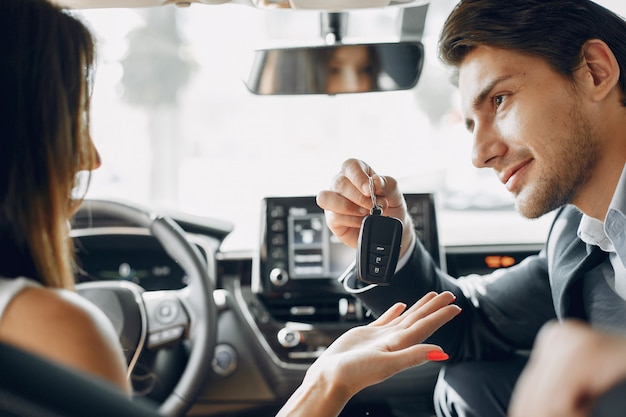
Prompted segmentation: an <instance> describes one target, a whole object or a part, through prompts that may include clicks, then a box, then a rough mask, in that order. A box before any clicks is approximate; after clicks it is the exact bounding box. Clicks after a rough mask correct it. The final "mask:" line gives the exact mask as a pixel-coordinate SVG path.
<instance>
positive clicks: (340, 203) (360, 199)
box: [317, 159, 413, 256]
mask: <svg viewBox="0 0 626 417" xmlns="http://www.w3.org/2000/svg"><path fill="white" fill-rule="evenodd" d="M369 177H373V179H374V191H375V193H376V202H377V204H378V205H380V206H381V208H382V210H383V215H385V216H390V217H395V218H397V219H399V220H400V221H402V225H403V228H404V230H403V233H402V252H401V253H400V256H402V255H404V253H405V252H406V250H407V248H408V247H409V246H410V243H411V241H412V239H413V222H412V221H411V217H410V216H409V215H408V212H407V208H406V201H405V200H404V196H403V195H402V192H401V191H400V189H399V188H398V183H397V181H396V180H395V179H394V178H392V177H383V176H381V175H378V174H376V173H375V172H374V170H373V169H372V168H371V167H370V166H369V165H367V164H366V163H365V162H363V161H360V160H358V159H348V160H347V161H345V162H344V163H343V165H342V166H341V172H339V174H337V175H336V176H335V178H334V181H333V184H332V185H331V188H330V190H324V191H321V192H320V193H319V194H318V195H317V204H318V205H319V206H320V207H321V208H323V209H324V214H325V216H326V223H327V224H328V227H329V228H330V230H331V231H332V232H333V234H334V235H335V236H337V238H338V239H339V240H341V241H342V242H343V243H344V244H346V245H348V246H350V247H353V248H356V247H357V241H358V238H359V232H360V230H361V222H362V221H363V217H365V216H366V215H368V214H369V213H370V209H371V208H372V198H371V195H370V187H369Z"/></svg>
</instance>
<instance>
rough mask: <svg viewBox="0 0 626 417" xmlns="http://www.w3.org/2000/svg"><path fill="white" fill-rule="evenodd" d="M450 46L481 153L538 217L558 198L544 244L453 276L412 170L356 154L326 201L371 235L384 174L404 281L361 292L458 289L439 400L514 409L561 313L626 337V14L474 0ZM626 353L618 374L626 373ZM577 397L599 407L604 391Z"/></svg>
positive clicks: (385, 300)
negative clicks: (499, 265)
mask: <svg viewBox="0 0 626 417" xmlns="http://www.w3.org/2000/svg"><path fill="white" fill-rule="evenodd" d="M439 53H440V57H441V58H442V60H443V62H444V63H446V64H448V65H451V66H452V67H453V68H454V69H455V72H456V75H457V76H458V77H457V79H458V87H459V91H460V93H461V102H462V112H463V114H464V117H465V121H466V122H465V123H466V126H467V129H468V130H469V132H470V133H471V135H472V138H473V143H474V146H473V153H472V162H473V164H474V165H475V166H477V167H481V168H491V169H493V170H494V172H495V173H496V175H498V177H499V179H500V180H501V181H502V183H503V184H504V185H505V186H506V188H507V190H508V191H509V192H511V193H512V194H513V195H514V197H515V201H516V206H517V209H518V210H519V212H520V213H521V214H522V215H523V216H525V217H528V218H537V217H540V216H542V215H544V214H546V213H548V212H551V211H553V210H558V212H557V215H556V217H555V221H554V224H553V226H552V228H551V232H550V236H549V237H548V240H547V242H546V245H545V247H544V249H543V250H542V251H541V253H540V254H538V255H537V256H532V257H530V258H528V259H526V260H525V261H524V262H522V263H521V264H519V265H517V266H515V267H512V268H509V269H506V270H499V271H496V272H494V273H493V274H491V275H489V276H484V277H475V276H473V277H464V278H461V279H458V280H455V279H452V278H451V277H449V276H446V275H445V274H443V273H442V272H441V271H440V270H438V269H437V268H436V267H435V266H434V263H433V262H432V260H431V258H430V257H429V255H428V254H427V253H426V251H425V250H424V248H423V247H422V245H421V244H420V242H418V241H417V240H416V238H415V235H414V233H413V227H412V224H411V220H410V218H409V216H408V214H407V210H406V204H405V202H404V200H403V198H402V193H401V191H400V190H399V188H398V186H397V182H396V181H395V180H394V179H393V178H391V177H383V176H379V175H377V174H375V172H374V170H373V169H372V168H371V167H370V166H368V165H367V164H366V163H364V162H362V161H357V160H348V161H346V162H345V163H344V164H343V166H342V171H341V173H340V174H339V175H338V176H337V177H336V178H335V181H334V183H333V185H332V187H331V189H330V190H327V191H322V192H320V194H319V195H318V204H319V205H320V206H321V207H322V208H324V209H325V213H326V218H327V222H328V225H329V227H330V228H331V230H332V231H333V233H334V234H335V235H336V236H337V237H338V238H339V239H341V240H342V241H343V242H344V243H346V244H348V245H350V246H352V247H356V243H357V237H358V233H359V228H360V225H361V219H362V217H363V216H364V215H365V214H367V213H368V209H369V207H370V206H371V200H370V196H369V187H368V178H369V177H370V176H373V178H374V181H375V192H376V194H377V202H379V204H381V205H382V206H383V211H384V213H385V214H386V215H388V216H393V217H397V218H399V219H401V220H402V221H403V223H404V234H403V238H402V253H401V259H400V262H399V266H398V270H397V272H396V275H395V276H394V278H393V280H392V285H391V286H389V287H374V288H371V289H369V290H363V289H361V290H359V291H358V293H359V294H358V296H359V297H360V298H361V299H363V301H364V302H365V303H366V304H367V305H368V306H369V307H370V308H371V309H372V310H373V311H374V312H376V313H378V312H380V311H383V309H384V308H385V307H387V306H388V305H389V304H390V303H391V302H393V301H397V300H402V301H404V302H409V303H410V302H411V301H413V300H415V299H416V298H417V297H419V296H420V295H422V294H424V293H425V292H426V291H429V290H433V289H434V290H438V291H442V290H449V291H452V292H454V293H455V294H456V296H457V304H458V305H459V306H460V307H462V309H463V313H462V314H461V315H459V316H458V317H457V318H455V319H454V320H453V321H451V322H450V323H449V324H448V325H446V326H444V327H443V328H442V329H441V330H440V331H438V332H437V333H436V334H435V335H434V336H433V337H432V338H431V339H430V341H431V342H434V343H438V344H440V345H441V346H442V347H443V348H444V349H445V350H446V352H447V353H449V354H450V356H451V359H452V360H453V361H455V362H457V363H456V364H453V365H450V366H448V367H446V368H445V369H444V370H443V371H442V373H441V375H440V377H439V381H438V385H437V388H436V392H435V397H436V398H435V402H436V408H437V412H438V414H439V415H459V416H473V415H476V416H482V417H487V416H497V415H505V414H506V413H507V410H508V404H509V401H510V395H511V392H512V390H513V387H514V385H515V383H516V380H517V378H518V376H519V374H520V372H521V371H522V369H523V368H524V366H525V364H526V361H527V354H528V351H529V350H530V349H531V348H532V346H533V343H534V341H535V338H536V336H537V333H538V332H539V330H540V329H541V328H542V326H544V324H545V323H547V322H548V321H551V320H553V319H558V320H561V321H569V320H572V319H580V320H584V321H585V322H587V323H588V324H587V325H586V326H589V325H590V326H591V327H592V328H594V329H598V330H596V331H603V332H611V333H619V334H621V335H622V336H620V337H623V336H625V335H626V302H625V300H626V233H625V232H624V231H625V229H626V169H625V164H626V133H625V131H626V23H625V22H624V20H623V19H621V18H620V17H618V16H616V15H615V14H613V13H611V12H610V11H608V10H606V9H604V8H602V7H600V6H598V5H597V4H595V3H593V2H590V1H588V0H524V1H522V0H511V1H501V0H467V1H461V2H460V3H459V4H458V5H457V7H456V8H455V9H454V10H453V11H452V13H451V14H450V16H449V17H448V19H447V21H446V23H445V25H444V28H443V30H442V33H441V38H440V44H439ZM352 285H356V284H352ZM553 331H555V330H554V328H552V330H546V332H547V333H550V332H553ZM594 334H595V333H594ZM605 336H606V335H605V334H604V333H602V334H601V337H605ZM546 337H547V338H549V335H548V336H546ZM541 346H546V344H542V345H541ZM541 349H546V348H545V347H543V348H541ZM597 355H601V353H597ZM591 356H593V355H591ZM539 357H540V355H539ZM570 358H571V357H570ZM623 358H624V359H623V360H622V361H621V362H622V363H621V364H620V366H618V365H617V364H616V365H615V370H614V372H612V373H611V375H610V376H606V380H605V381H604V382H603V383H602V384H600V385H602V387H603V388H608V387H609V386H612V385H614V384H615V383H616V382H618V381H619V380H620V379H622V378H626V352H624V353H623ZM587 359H589V360H592V359H593V358H591V357H590V358H585V360H587ZM533 362H534V363H535V364H536V363H537V362H541V361H540V360H539V359H538V360H533ZM543 362H544V363H545V361H543ZM571 366H572V367H574V366H576V363H574V364H572V365H571ZM540 369H541V368H540V367H538V366H537V365H533V366H532V367H530V369H529V370H528V373H527V375H530V377H525V378H524V379H523V380H522V383H520V390H521V391H518V392H517V393H516V398H527V395H526V394H525V393H529V392H530V391H531V390H532V389H531V388H532V383H529V382H528V381H529V379H530V378H531V377H534V378H535V379H536V377H537V373H540ZM591 369H593V367H592V368H591ZM561 377H562V376H561ZM604 377H605V376H603V378H604ZM593 378H596V379H597V378H598V376H596V375H588V376H587V381H591V380H592V379H593ZM524 380H525V381H526V382H524ZM581 380H582V382H584V378H582V379H581ZM568 382H571V381H568ZM561 383H562V384H565V383H566V382H565V381H561ZM554 388H555V389H556V387H554ZM562 388H563V387H562V386H560V387H559V389H562ZM546 389H547V388H546ZM583 391H585V390H584V389H581V387H578V391H577V392H578V393H580V392H583ZM598 391H602V390H599V389H597V390H596V391H594V392H593V395H595V396H597V395H599V392H598ZM547 392H549V391H547ZM586 394H588V395H592V391H591V390H587V391H586ZM573 395H574V394H571V396H573ZM571 396H570V402H571V403H576V407H578V412H579V413H582V414H580V415H585V414H584V413H588V411H589V407H590V406H591V404H592V401H578V400H579V399H578V400H577V399H572V397H571ZM588 399H593V398H588ZM548 401H550V395H549V394H545V395H544V398H543V402H544V404H543V405H547V404H545V402H548ZM550 406H551V408H552V409H556V408H558V407H566V405H565V404H560V403H559V404H550ZM515 407H518V409H517V410H518V411H516V412H518V413H519V412H520V411H519V410H522V409H523V407H524V405H523V404H521V402H518V401H517V400H516V402H515ZM520 407H521V408H520ZM536 409H537V408H536ZM542 409H543V408H542ZM518 415H524V413H523V412H521V414H518ZM526 415H532V414H526ZM553 415H559V414H553ZM564 415H568V414H564ZM569 415H574V414H569Z"/></svg>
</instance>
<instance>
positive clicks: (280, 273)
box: [270, 268, 289, 287]
mask: <svg viewBox="0 0 626 417" xmlns="http://www.w3.org/2000/svg"><path fill="white" fill-rule="evenodd" d="M270 281H271V282H272V284H274V285H276V286H277V287H280V286H281V285H285V284H286V283H287V281H289V274H288V273H287V271H285V270H284V269H282V268H274V269H272V270H271V271H270Z"/></svg>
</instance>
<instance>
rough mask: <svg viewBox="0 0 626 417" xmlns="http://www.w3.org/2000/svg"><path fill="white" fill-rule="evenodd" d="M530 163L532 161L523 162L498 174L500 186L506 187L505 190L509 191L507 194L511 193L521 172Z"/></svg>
mask: <svg viewBox="0 0 626 417" xmlns="http://www.w3.org/2000/svg"><path fill="white" fill-rule="evenodd" d="M531 161H532V159H529V160H526V161H523V162H521V163H519V164H517V165H514V166H512V167H510V168H508V169H506V170H504V171H502V172H501V173H500V181H502V184H504V185H505V186H506V189H507V190H509V192H513V191H514V190H515V188H516V186H515V185H516V183H517V182H518V181H517V179H518V178H519V177H520V176H521V174H522V172H523V171H524V170H525V168H526V167H527V166H528V164H530V162H531Z"/></svg>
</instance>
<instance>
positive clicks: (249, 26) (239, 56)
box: [80, 0, 621, 250]
mask: <svg viewBox="0 0 626 417" xmlns="http://www.w3.org/2000/svg"><path fill="white" fill-rule="evenodd" d="M616 1H621V0H613V3H615V2H616ZM454 3H455V2H454V1H450V0H445V1H444V0H441V1H437V2H434V3H433V4H430V5H429V11H428V15H427V22H426V29H425V34H424V36H423V38H422V42H423V43H424V47H425V55H426V59H425V64H424V68H423V72H422V76H421V79H420V80H419V82H418V84H417V87H415V88H413V89H411V90H407V91H399V92H384V93H365V94H354V95H351V94H347V95H340V96H332V97H331V96H326V95H321V96H286V97H282V96H272V97H269V96H268V97H261V96H256V95H253V94H251V93H250V92H249V91H248V90H247V89H246V87H245V85H244V82H243V77H245V72H246V70H247V66H246V65H247V64H248V61H247V60H248V53H249V52H250V51H252V50H253V49H255V48H260V47H264V46H267V45H266V44H263V43H260V40H263V41H266V40H267V41H269V42H276V41H277V39H278V40H281V39H282V40H283V41H284V40H285V39H288V40H289V41H290V42H296V43H297V42H298V41H302V43H303V44H307V42H310V40H311V39H314V37H315V36H316V35H319V33H317V31H318V30H319V21H318V19H319V17H318V14H317V13H314V12H305V13H302V15H300V14H298V17H297V18H294V17H293V16H292V14H291V13H290V14H288V15H287V14H281V13H274V14H272V13H268V12H265V11H259V10H256V9H254V8H252V7H245V6H240V5H221V6H203V5H192V6H191V7H189V8H187V9H177V8H175V7H169V6H167V7H159V8H154V9H146V10H117V9H111V10H97V11H88V10H86V11H81V12H80V14H81V15H82V16H83V17H84V18H85V20H87V22H88V24H89V25H90V26H91V27H92V29H93V30H94V32H95V33H96V34H97V37H98V56H99V62H98V68H97V74H96V75H97V78H96V80H97V81H96V84H95V88H94V97H93V115H92V120H93V122H92V134H93V137H94V140H95V142H96V145H97V147H98V149H99V151H100V153H101V155H102V159H103V165H102V167H101V168H100V169H99V170H97V171H96V172H95V173H94V175H93V178H92V183H91V186H90V191H89V193H88V197H116V198H121V199H126V200H132V201H137V202H142V203H148V204H150V205H152V206H156V207H161V208H171V209H176V210H182V211H185V212H188V213H192V214H196V215H201V216H207V217H213V218H217V219H223V220H227V221H230V222H232V223H233V224H235V226H236V227H235V230H234V232H233V233H232V234H231V235H230V236H229V237H228V238H227V239H226V241H225V242H224V245H223V246H224V247H225V248H227V249H246V250H248V249H252V248H254V247H255V245H256V240H257V232H258V222H259V217H260V211H259V210H260V201H261V199H262V198H263V197H268V196H301V195H316V194H317V193H318V192H319V191H320V190H321V189H323V188H326V187H328V186H329V185H330V182H331V180H332V177H333V176H334V175H335V174H336V173H337V172H338V170H339V168H340V166H341V163H342V162H343V161H344V160H345V159H347V158H350V157H356V158H360V159H364V160H365V161H367V162H368V163H370V164H371V165H372V166H373V167H374V168H375V169H376V170H377V171H378V172H379V173H381V174H387V175H392V176H394V177H396V178H397V179H399V180H400V183H401V188H402V190H403V191H404V192H425V191H436V192H437V196H438V197H437V198H438V200H437V201H438V204H439V205H440V206H441V210H442V216H446V215H449V216H450V217H448V221H445V222H444V221H442V218H441V217H440V219H439V222H440V223H441V224H442V226H443V227H442V228H441V230H442V236H441V240H442V243H444V244H455V243H463V242H466V241H475V240H476V238H477V237H476V233H475V231H472V229H468V225H467V223H468V221H467V219H468V217H466V216H469V215H470V213H474V214H476V213H487V214H486V216H487V217H485V215H483V217H480V215H478V216H479V217H475V218H473V219H475V220H472V221H475V222H478V223H477V224H476V226H475V227H477V228H481V227H482V226H481V225H480V223H481V222H484V224H491V225H493V224H494V222H496V223H495V224H497V222H498V221H502V222H505V224H512V223H510V222H517V223H516V224H521V225H522V226H521V227H519V229H520V231H522V230H523V231H525V233H526V236H524V234H522V235H520V234H519V233H517V234H516V236H515V237H516V239H515V241H517V242H519V241H520V240H521V241H523V240H528V241H531V242H541V241H543V239H544V236H545V233H544V231H545V230H547V229H545V225H547V222H543V223H542V222H529V221H525V220H521V219H520V218H519V216H518V215H517V214H515V212H514V210H513V200H512V198H511V197H510V196H509V195H508V193H507V192H506V190H505V189H504V187H502V185H501V184H499V183H498V182H497V179H496V177H495V175H494V174H493V173H492V172H490V171H488V170H477V169H475V168H474V167H473V166H472V165H471V162H470V153H471V138H470V136H469V134H468V133H467V132H466V131H465V129H464V127H463V125H462V123H461V118H460V113H459V111H458V99H457V95H456V94H457V93H456V90H455V89H454V88H453V87H452V86H451V84H450V83H449V80H448V78H449V75H448V72H447V71H446V70H445V69H443V67H442V66H441V64H440V63H439V62H438V61H437V59H436V57H435V46H436V39H437V35H438V30H439V28H440V27H441V23H442V20H443V19H444V17H445V16H446V15H447V14H448V12H449V10H450V9H451V7H452V6H453V4H454ZM604 3H610V2H608V1H605V2H604ZM608 5H609V6H610V7H611V6H615V5H614V4H613V5H611V4H608ZM613 8H614V9H615V7H613ZM263 13H266V15H265V16H264V19H259V18H258V17H259V15H260V14H263ZM225 15H227V17H225ZM397 15H398V13H397V10H393V11H391V12H389V11H385V12H384V13H383V12H381V11H378V12H377V11H359V12H357V13H356V14H355V16H354V17H352V16H351V19H352V20H351V26H350V30H351V31H352V32H350V33H349V36H348V37H346V39H345V41H346V42H350V41H351V40H352V39H354V40H355V42H356V41H362V40H372V39H373V40H375V41H386V40H388V39H389V37H390V35H393V34H395V32H394V30H395V29H392V28H393V27H394V26H393V25H395V24H397ZM233 22H237V23H233ZM278 23H280V25H279V24H278ZM244 28H245V30H244ZM279 28H280V29H279ZM351 37H352V38H351ZM492 185H493V186H492ZM498 213H500V214H498ZM502 213H503V214H502ZM498 216H502V217H498ZM500 219H501V220H500ZM520 222H522V223H520ZM470 223H471V221H470ZM529 224H530V225H532V227H527V225H529ZM510 227H513V226H510ZM474 230H476V229H474ZM493 233H498V234H496V235H493ZM505 235H506V232H502V231H501V230H500V231H499V232H492V235H487V236H481V238H485V239H494V240H499V241H504V240H506V238H505V237H503V236H505ZM479 243H480V242H479ZM484 243H490V242H484Z"/></svg>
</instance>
